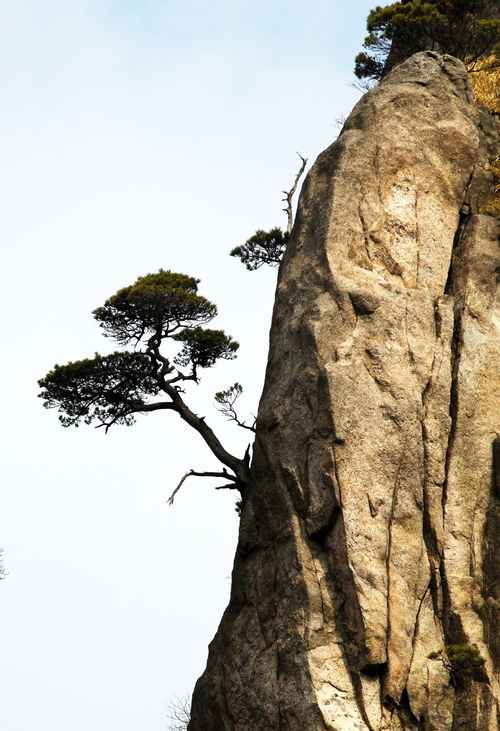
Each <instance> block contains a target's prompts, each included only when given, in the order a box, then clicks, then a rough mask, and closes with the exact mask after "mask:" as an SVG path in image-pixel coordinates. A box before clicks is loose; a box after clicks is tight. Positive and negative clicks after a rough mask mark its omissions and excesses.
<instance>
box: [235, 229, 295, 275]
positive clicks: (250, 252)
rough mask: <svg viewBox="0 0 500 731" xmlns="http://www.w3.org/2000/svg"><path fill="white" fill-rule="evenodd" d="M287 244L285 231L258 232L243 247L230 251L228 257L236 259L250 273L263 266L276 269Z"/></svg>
mask: <svg viewBox="0 0 500 731" xmlns="http://www.w3.org/2000/svg"><path fill="white" fill-rule="evenodd" d="M287 243H288V232H287V231H282V230H281V229H280V228H272V229H271V230H270V231H261V230H259V231H256V232H255V233H254V235H253V236H250V238H249V239H247V241H246V242H245V243H244V244H243V246H236V248H234V249H232V251H231V252H230V255H231V256H236V257H238V259H239V260H240V261H241V263H242V264H244V265H245V266H246V268H247V269H249V270H250V271H255V269H259V268H260V267H261V266H262V265H263V264H269V265H270V266H272V267H277V266H279V263H280V261H281V259H282V257H283V254H284V252H285V249H286V245H287Z"/></svg>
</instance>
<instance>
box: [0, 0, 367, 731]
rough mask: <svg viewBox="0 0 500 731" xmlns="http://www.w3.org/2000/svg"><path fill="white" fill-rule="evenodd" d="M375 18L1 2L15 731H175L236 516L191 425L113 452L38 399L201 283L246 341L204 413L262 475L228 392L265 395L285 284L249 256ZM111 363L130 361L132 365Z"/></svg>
mask: <svg viewBox="0 0 500 731" xmlns="http://www.w3.org/2000/svg"><path fill="white" fill-rule="evenodd" d="M373 4H374V3H372V2H366V1H365V0H358V1H357V2H355V3H346V2H345V1H344V0H342V2H340V0H338V1H337V0H310V2H309V3H308V4H306V3H304V2H303V0H300V1H299V0H265V1H264V0H211V2H202V0H0V79H1V81H0V90H1V102H0V103H1V113H0V148H1V152H0V202H1V203H0V205H1V212H0V236H1V242H2V251H3V254H2V258H3V283H2V288H1V297H2V306H1V312H2V325H1V329H2V338H3V346H4V356H3V358H2V369H3V373H2V384H3V394H2V404H3V409H2V422H1V430H2V434H1V447H2V487H1V496H0V497H1V499H0V547H3V548H4V562H5V567H6V569H7V571H8V572H9V575H8V577H7V579H6V580H5V581H2V582H0V633H1V637H2V641H1V654H0V688H1V689H2V701H1V703H0V728H1V729H2V731H33V730H34V729H36V730H37V731H69V730H71V731H110V730H112V731H165V729H166V728H167V727H168V724H167V721H166V713H167V706H168V703H169V701H170V699H171V698H172V697H174V696H176V695H182V694H183V693H186V692H190V691H191V689H192V687H193V685H194V682H195V680H196V678H197V677H198V676H199V675H200V673H201V672H202V670H203V668H204V665H205V661H206V653H207V645H208V643H209V641H210V640H211V638H212V636H213V634H214V632H215V630H216V628H217V624H218V622H219V620H220V617H221V615H222V612H223V609H224V607H225V605H226V603H227V599H228V595H229V589H230V582H229V575H230V572H231V565H232V559H233V554H234V548H235V544H236V536H237V515H236V513H235V511H234V502H235V496H234V494H232V493H229V492H224V491H223V492H221V491H219V492H216V491H215V490H213V489H212V488H211V486H210V485H211V483H210V481H209V480H196V479H194V478H193V479H191V480H190V481H188V482H186V483H185V485H184V486H183V488H182V491H181V492H180V493H179V495H178V497H177V499H176V502H175V505H174V507H168V506H167V503H166V500H167V497H168V495H169V494H170V492H171V491H172V489H173V488H174V487H175V485H176V483H177V482H178V480H179V478H180V477H181V476H182V475H183V474H184V472H186V470H187V469H189V468H194V469H198V470H202V469H214V468H216V467H217V463H216V462H215V461H214V459H213V458H212V457H211V455H210V453H209V452H208V449H207V448H206V447H205V446H204V444H203V443H202V442H201V440H200V438H199V437H198V435H197V434H195V433H194V432H193V433H190V432H189V429H188V428H187V427H185V426H183V425H182V424H181V423H180V422H179V419H178V418H177V417H175V415H173V414H170V413H168V412H166V413H161V412H160V413H157V414H151V415H150V416H149V417H147V418H146V417H142V418H140V419H139V421H138V423H137V424H136V425H135V426H134V427H132V428H125V427H116V428H115V429H112V430H111V431H110V433H109V434H108V435H105V434H104V433H103V430H95V429H93V428H89V427H81V428H80V429H63V428H62V427H61V426H60V425H59V423H58V420H57V415H56V413H55V412H53V411H46V410H44V409H43V408H42V403H41V401H40V399H37V398H36V394H37V385H36V380H37V378H40V377H41V376H43V375H44V374H45V373H46V372H47V371H48V370H49V369H50V368H51V367H52V366H53V364H54V363H55V362H58V363H65V362H67V361H69V360H74V359H78V358H81V357H85V356H92V354H93V353H94V352H95V351H100V352H107V351H109V350H110V344H109V342H106V341H105V340H104V339H103V338H102V337H101V335H100V332H99V327H98V326H97V323H96V322H95V321H94V320H93V319H92V317H91V314H90V313H91V311H92V309H94V308H95V307H97V306H99V305H101V304H102V303H103V301H104V300H105V299H106V298H107V297H108V296H110V295H111V294H113V293H114V292H115V291H116V290H117V289H118V288H120V287H122V286H125V285H127V284H131V283H132V282H133V281H134V280H135V279H136V278H137V276H139V275H142V274H146V273H148V272H151V271H157V270H158V269H159V268H160V267H162V268H164V269H172V270H173V271H180V272H184V273H189V274H192V275H194V276H197V277H199V278H200V279H201V280H202V281H201V284H200V293H201V294H203V295H205V296H207V297H208V298H210V299H211V300H213V301H215V302H216V303H217V304H218V306H219V313H220V314H219V317H218V318H217V320H216V321H214V325H213V326H215V327H221V328H224V329H225V330H226V332H228V333H229V334H231V335H232V336H233V337H234V338H235V339H237V340H238V341H239V342H240V343H241V348H240V354H239V357H238V359H237V360H235V361H233V362H224V363H223V364H222V365H221V366H217V367H216V368H214V369H213V372H212V371H207V372H206V375H205V376H204V378H203V381H202V384H201V386H200V387H199V388H198V389H197V390H196V391H191V392H189V394H187V396H186V398H187V399H188V401H189V403H191V404H193V406H194V408H195V409H196V410H197V412H198V413H199V414H200V415H201V414H204V415H206V418H207V421H208V422H209V423H210V424H211V425H212V426H213V427H214V429H215V430H216V431H217V433H218V434H220V435H221V438H222V439H223V442H224V444H225V445H226V446H227V447H228V448H229V449H230V450H232V451H234V452H235V453H236V454H238V455H242V454H243V452H244V450H245V447H246V445H247V441H248V437H247V435H248V432H245V431H244V430H238V428H237V427H233V426H231V425H228V424H227V423H226V422H225V421H224V419H223V418H222V417H221V416H220V415H219V414H218V413H217V412H216V411H215V410H214V408H213V401H212V398H213V394H214V392H215V391H216V390H220V389H222V388H227V387H228V386H229V385H231V384H232V383H233V382H234V381H236V380H238V381H239V382H240V383H242V384H243V386H244V388H245V392H244V395H243V397H242V399H241V402H242V403H241V412H242V415H245V414H250V413H251V412H254V413H255V411H256V408H257V403H258V399H259V394H260V390H261V387H262V381H263V375H264V369H265V362H266V353H267V343H268V332H269V324H270V316H271V308H272V301H273V290H274V286H275V278H276V272H275V270H267V271H264V270H260V271H258V272H255V273H249V272H246V271H245V269H244V268H243V266H242V265H241V264H240V263H239V262H238V261H236V260H235V259H232V258H230V257H229V256H228V251H229V250H230V249H231V248H233V247H234V246H236V245H238V244H242V243H244V241H245V240H246V239H247V238H248V237H249V236H250V235H251V234H252V233H253V232H254V231H255V230H256V229H257V228H270V227H273V226H276V225H281V226H282V227H285V225H286V220H285V216H284V214H283V213H282V212H281V207H282V204H281V201H280V198H281V194H280V191H281V190H282V189H283V188H288V187H290V185H291V182H292V180H293V176H294V174H295V172H296V170H297V168H298V163H299V160H298V158H297V156H296V154H295V152H296V151H299V152H300V153H301V154H303V155H305V156H307V157H309V161H310V163H312V162H313V160H314V159H315V157H316V156H317V155H318V154H319V152H320V151H321V150H322V149H323V148H325V147H326V146H327V145H328V144H330V143H331V142H332V141H333V140H334V139H335V137H336V136H337V134H338V128H337V126H336V123H335V120H336V118H338V117H339V116H340V115H343V114H347V113H348V112H349V111H350V109H351V108H352V106H353V105H354V103H355V102H356V101H357V100H358V98H359V93H358V92H357V91H355V90H354V89H353V88H352V87H351V86H350V84H351V83H352V82H353V81H354V77H353V75H352V66H353V57H354V55H355V54H356V53H357V52H358V51H359V50H360V47H361V43H362V39H363V36H364V29H365V18H366V16H367V14H368V11H369V9H370V7H371V6H372V5H373ZM111 347H112V346H111Z"/></svg>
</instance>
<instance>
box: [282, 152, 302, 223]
mask: <svg viewBox="0 0 500 731" xmlns="http://www.w3.org/2000/svg"><path fill="white" fill-rule="evenodd" d="M297 155H298V156H299V157H300V159H301V160H302V164H301V166H300V170H299V172H298V173H297V175H296V176H295V180H294V183H293V185H292V187H291V188H290V190H289V191H288V192H287V191H286V190H282V191H281V192H282V193H284V195H285V197H284V198H282V199H281V200H282V201H283V203H285V202H286V208H283V211H284V212H285V213H286V215H287V216H288V226H287V231H288V233H289V234H290V233H291V231H292V226H293V209H292V198H293V195H294V193H295V191H296V190H297V185H298V183H299V180H300V178H301V176H302V173H303V172H304V170H305V167H306V165H307V157H302V155H301V154H300V152H297Z"/></svg>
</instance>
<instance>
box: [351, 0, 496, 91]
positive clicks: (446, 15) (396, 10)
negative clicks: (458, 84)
mask: <svg viewBox="0 0 500 731" xmlns="http://www.w3.org/2000/svg"><path fill="white" fill-rule="evenodd" d="M493 6H494V3H493V2H492V1H491V0H428V2H424V1H423V0H402V2H395V3H392V4H391V5H388V6H386V7H380V6H377V7H376V8H375V9H374V10H372V11H371V12H370V14H369V16H368V20H367V30H368V36H367V37H366V38H365V41H364V44H363V45H364V47H365V48H366V49H367V51H368V53H365V52H363V53H360V54H358V56H356V59H355V70H354V72H355V74H356V76H357V77H358V78H369V79H375V80H378V79H380V78H381V76H382V75H383V72H384V68H385V62H386V59H387V56H388V54H389V51H390V50H391V44H392V43H393V42H396V43H397V44H398V48H399V49H400V50H401V49H403V51H404V53H403V57H404V58H408V57H409V56H411V55H412V54H413V53H417V52H418V51H423V50H436V51H439V52H440V53H448V54H450V55H452V56H456V57H457V58H460V59H462V60H463V61H466V62H469V63H470V62H473V61H475V60H477V59H479V58H482V57H484V56H487V55H489V54H494V55H496V56H498V55H500V52H499V42H500V20H498V17H497V14H496V13H495V11H494V9H493ZM401 60H403V58H398V61H399V62H400V61H401Z"/></svg>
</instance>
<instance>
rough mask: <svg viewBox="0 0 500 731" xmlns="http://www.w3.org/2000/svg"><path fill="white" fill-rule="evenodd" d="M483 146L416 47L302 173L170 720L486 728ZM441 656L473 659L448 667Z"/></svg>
mask: <svg viewBox="0 0 500 731" xmlns="http://www.w3.org/2000/svg"><path fill="white" fill-rule="evenodd" d="M495 145H496V146H497V147H496V151H495ZM495 154H498V136H497V132H496V128H495V125H494V122H493V121H492V118H491V117H489V115H488V114H487V113H486V112H485V111H480V110H478V108H477V107H476V105H475V104H474V102H473V99H472V95H471V91H470V88H469V86H468V82H467V74H466V71H465V68H464V66H463V65H462V64H461V63H460V62H459V61H457V60H456V59H453V58H451V57H450V56H445V57H441V56H438V55H437V54H435V53H431V52H423V53H419V54H417V55H415V56H413V57H412V58H411V59H408V60H407V61H406V62H404V63H403V64H401V65H400V66H398V67H397V68H396V69H394V71H392V72H391V73H390V74H388V75H387V77H386V78H385V79H384V81H383V82H382V84H381V85H380V86H379V87H377V88H375V89H373V90H371V91H370V92H369V93H368V94H367V95H365V97H364V98H363V99H362V100H361V101H360V102H359V103H358V104H357V106H356V107H355V108H354V110H353V112H352V114H351V115H350V117H349V119H348V121H347V123H346V125H345V127H344V129H343V131H342V134H341V135H340V137H339V139H338V140H337V141H336V142H335V143H334V144H333V145H332V146H331V147H329V148H328V149H327V150H326V151H325V152H323V153H322V154H321V155H320V156H319V158H318V160H317V161H316V163H315V164H314V166H313V168H312V169H311V171H310V173H309V175H308V176H307V178H306V182H305V183H304V187H303V190H302V193H301V198H300V202H299V210H298V215H297V220H296V223H295V226H294V229H293V232H292V235H291V238H290V243H289V246H288V248H287V251H286V253H285V257H284V260H283V263H282V266H281V269H280V274H279V282H278V288H277V294H276V303H275V308H274V315H273V324H272V329H271V339H270V353H269V362H268V367H267V374H266V382H265V387H264V392H263V395H262V399H261V403H260V408H259V414H258V420H257V435H256V442H255V450H254V458H253V462H252V478H251V485H250V487H249V489H248V490H247V491H246V493H245V495H244V501H243V510H242V518H241V527H240V537H239V543H238V548H237V552H236V558H235V564H234V571H233V583H232V593H231V600H230V603H229V606H228V608H227V610H226V612H225V614H224V616H223V619H222V621H221V624H220V627H219V630H218V632H217V634H216V636H215V638H214V640H213V642H212V643H211V645H210V652H209V658H208V664H207V668H206V670H205V672H204V674H203V675H202V676H201V678H200V679H199V681H198V683H197V685H196V688H195V692H194V696H193V707H192V717H191V722H190V724H189V729H190V731H273V730H274V729H276V730H278V729H283V730H285V729H286V731H326V729H329V730H332V731H333V730H335V731H351V729H359V730H365V729H366V730H370V731H382V729H384V730H396V729H397V730H398V731H399V730H403V729H415V730H416V729H425V730H428V729H433V730H435V731H455V729H464V730H465V729H467V731H473V730H474V729H478V730H479V729H481V730H484V731H486V730H488V731H494V729H496V728H497V725H496V724H497V720H496V719H497V716H496V713H497V711H496V708H497V706H496V701H497V700H498V698H499V693H498V686H497V684H496V681H495V676H494V665H495V663H498V660H499V652H498V645H497V646H495V642H496V641H497V638H498V626H499V623H498V596H497V595H495V594H494V590H495V589H494V587H495V579H496V577H497V575H498V569H497V568H495V546H494V543H495V541H498V536H499V527H500V525H499V513H498V497H499V496H498V493H497V492H496V491H495V488H494V481H493V478H492V465H493V442H494V439H495V435H496V436H498V414H499V413H500V408H499V402H498V400H499V394H500V388H499V385H500V384H499V379H498V370H497V368H498V363H499V362H500V357H499V356H500V352H499V349H500V343H499V337H498V334H499V333H498V322H499V319H498V315H499V314H500V313H499V312H498V299H495V270H496V267H497V266H498V256H497V254H498V232H499V225H498V221H497V220H496V219H494V218H492V217H490V216H487V215H482V214H481V206H483V205H484V204H485V203H487V201H488V197H489V196H490V195H491V190H492V177H491V174H490V173H489V172H488V161H491V159H492V158H493V157H494V155H495ZM495 307H496V308H497V309H496V316H497V320H495ZM495 323H496V324H495ZM495 376H496V378H495ZM495 430H497V431H495ZM452 644H459V645H475V646H477V649H478V650H479V652H480V654H481V656H482V657H483V658H484V659H485V661H486V662H485V664H484V665H483V666H480V667H477V668H475V669H470V670H469V669H466V670H464V671H460V672H457V673H456V674H452V675H451V676H450V673H449V671H448V669H447V667H446V665H445V663H444V662H442V661H441V660H439V659H430V658H429V657H428V656H429V654H430V653H432V652H436V651H438V650H440V649H441V648H444V647H445V646H446V645H452Z"/></svg>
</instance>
